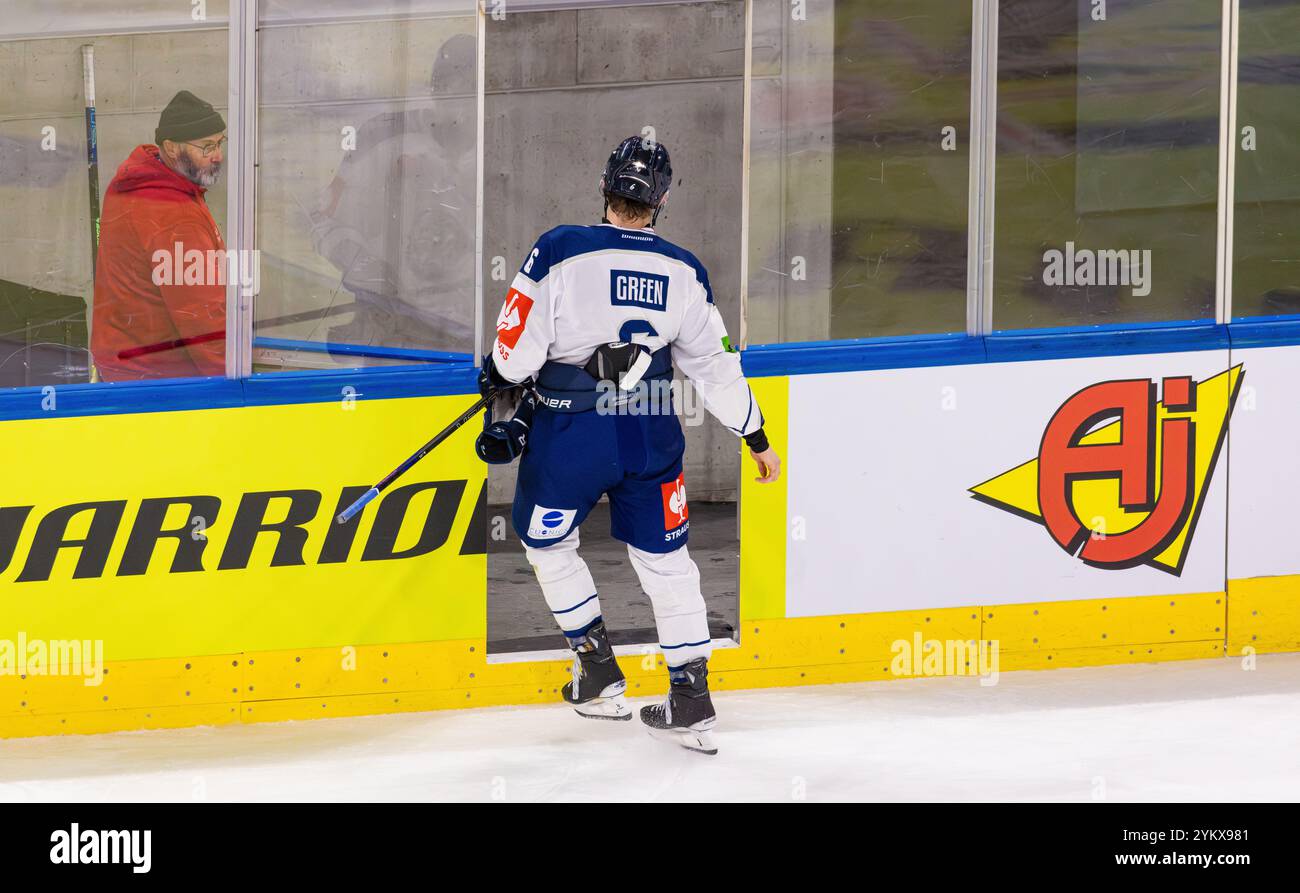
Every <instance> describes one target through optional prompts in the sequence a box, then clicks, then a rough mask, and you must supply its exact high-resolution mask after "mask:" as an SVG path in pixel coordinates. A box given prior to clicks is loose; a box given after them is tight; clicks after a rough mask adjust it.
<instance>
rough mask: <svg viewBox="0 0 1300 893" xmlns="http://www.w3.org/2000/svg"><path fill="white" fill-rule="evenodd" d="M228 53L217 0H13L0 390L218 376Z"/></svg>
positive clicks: (4, 18) (4, 74)
mask: <svg viewBox="0 0 1300 893" xmlns="http://www.w3.org/2000/svg"><path fill="white" fill-rule="evenodd" d="M100 6H102V7H103V8H99V7H100ZM227 47H228V44H227V4H226V3H225V2H224V0H215V2H208V3H206V4H205V5H203V7H202V9H199V8H196V7H194V6H192V5H191V4H189V3H175V2H166V0H130V2H127V3H121V4H114V5H112V8H111V9H110V8H109V6H108V5H101V4H86V3H81V2H69V0H11V2H7V3H5V4H4V10H3V12H2V13H0V207H3V208H4V210H5V213H4V214H0V387H19V386H30V385H41V386H45V385H59V384H72V383H79V382H80V383H85V382H87V381H99V380H105V381H123V380H133V379H153V378H178V377H190V376H202V375H222V374H224V372H225V361H224V347H225V342H224V338H225V306H226V300H225V287H224V276H225V262H224V256H223V255H224V251H223V249H224V242H223V239H222V233H223V232H224V230H225V216H226V197H225V189H224V185H223V177H222V168H223V167H224V166H225V164H226V163H227V159H226V158H225V153H224V152H223V151H222V147H220V146H219V145H218V143H219V142H220V139H221V136H222V135H223V132H224V130H225V121H224V116H225V114H226V94H227V85H226V65H227V62H226V59H227ZM91 97H93V102H92V101H90V100H91ZM160 144H161V149H160V148H159V145H160ZM205 152H206V154H205ZM92 351H93V362H92Z"/></svg>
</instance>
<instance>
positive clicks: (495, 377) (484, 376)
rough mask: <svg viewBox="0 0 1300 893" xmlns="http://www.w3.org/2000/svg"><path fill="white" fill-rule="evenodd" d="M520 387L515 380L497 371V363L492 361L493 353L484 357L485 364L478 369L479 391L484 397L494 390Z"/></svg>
mask: <svg viewBox="0 0 1300 893" xmlns="http://www.w3.org/2000/svg"><path fill="white" fill-rule="evenodd" d="M514 387H518V385H516V384H515V383H514V382H513V381H507V380H506V378H505V376H503V375H502V374H501V373H500V372H498V371H497V367H496V364H495V363H493V362H492V354H487V355H486V356H484V357H483V365H482V366H481V367H480V368H479V370H478V392H479V395H480V396H482V397H486V396H487V395H488V394H490V393H492V392H493V391H504V390H506V389H508V388H514Z"/></svg>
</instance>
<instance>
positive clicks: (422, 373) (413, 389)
mask: <svg viewBox="0 0 1300 893" xmlns="http://www.w3.org/2000/svg"><path fill="white" fill-rule="evenodd" d="M346 388H351V389H352V390H351V392H348V391H346V390H345V389H346ZM477 393H478V370H477V369H475V368H474V367H473V366H471V365H470V364H468V363H464V364H455V365H451V364H446V363H431V364H425V365H411V366H383V367H379V368H375V369H338V370H330V371H326V372H261V373H257V374H255V375H252V376H250V377H249V378H245V379H242V380H231V379H226V378H177V379H167V380H161V381H127V382H111V383H100V384H72V385H58V386H47V387H31V388H12V389H9V390H3V391H0V421H12V420H16V419H39V418H67V417H69V416H90V415H123V414H126V413H141V412H179V411H183V410H190V409H222V408H227V407H235V406H279V405H285V404H292V403H329V402H332V401H335V400H341V399H343V398H344V397H349V396H350V397H354V398H355V399H358V400H387V399H392V398H396V397H436V396H442V395H448V394H477ZM47 407H50V408H47Z"/></svg>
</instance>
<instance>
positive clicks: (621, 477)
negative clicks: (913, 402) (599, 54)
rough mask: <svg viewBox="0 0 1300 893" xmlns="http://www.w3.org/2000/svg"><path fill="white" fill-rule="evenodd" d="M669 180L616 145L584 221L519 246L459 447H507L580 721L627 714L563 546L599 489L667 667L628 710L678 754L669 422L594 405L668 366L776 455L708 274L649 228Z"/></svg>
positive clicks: (598, 618) (681, 487)
mask: <svg viewBox="0 0 1300 893" xmlns="http://www.w3.org/2000/svg"><path fill="white" fill-rule="evenodd" d="M671 184H672V167H671V165H670V162H669V157H668V150H667V149H665V148H664V146H663V145H662V144H657V143H651V142H649V141H646V140H644V139H643V138H642V137H640V136H634V137H629V138H628V139H626V140H623V142H621V143H620V144H619V145H618V147H617V148H615V149H614V151H613V153H611V155H610V157H609V161H608V163H607V164H606V165H605V171H604V175H603V176H602V177H601V180H600V191H601V194H602V195H603V197H604V199H605V216H604V217H602V221H601V223H600V225H597V226H560V227H556V228H555V229H552V230H550V231H549V232H547V233H545V234H544V235H543V236H542V237H541V238H540V239H538V240H537V243H536V245H535V246H534V248H533V250H532V251H531V252H530V253H529V255H528V257H527V259H526V260H525V261H524V264H523V267H522V268H521V269H520V270H519V273H518V275H517V276H515V279H514V283H513V284H512V286H511V288H510V291H509V293H508V295H507V297H506V300H505V305H504V307H503V308H502V310H501V315H500V317H499V319H498V321H497V334H496V340H495V342H494V343H493V345H492V351H491V353H490V354H489V355H488V356H487V357H485V358H484V362H483V370H482V374H481V376H480V387H481V389H482V390H483V392H484V393H485V394H489V393H491V394H494V395H496V396H495V399H494V400H493V404H492V409H491V411H490V413H489V417H488V419H487V420H486V422H485V428H484V431H483V433H482V434H481V435H480V436H479V439H478V441H477V445H476V449H477V450H478V453H479V455H480V457H482V458H483V459H484V460H485V461H488V462H497V463H500V462H509V461H511V460H512V459H514V458H515V457H516V456H517V455H522V459H521V461H520V466H519V478H518V482H517V485H516V489H515V499H514V507H513V513H512V514H513V523H514V528H515V531H516V532H517V533H518V534H519V537H520V539H521V540H523V543H524V550H525V552H526V553H527V555H528V561H529V562H530V563H531V564H532V566H533V569H534V571H535V572H536V574H537V580H538V582H539V583H540V584H541V587H542V593H543V594H544V596H545V597H546V601H547V604H548V605H549V607H550V609H551V611H552V612H553V614H554V615H555V619H556V622H557V623H558V624H559V626H560V628H561V629H562V630H563V632H564V635H565V636H566V637H567V639H568V642H569V645H570V647H572V649H573V651H574V661H573V679H572V681H570V682H568V683H566V684H565V686H564V689H563V696H564V700H565V701H567V702H568V703H570V704H572V705H573V707H574V709H575V711H577V712H578V713H579V714H580V715H582V716H585V717H590V718H594V719H618V720H627V719H631V718H632V714H631V708H630V707H629V706H628V704H627V702H626V700H625V696H624V692H625V690H626V687H627V684H626V681H625V680H624V677H623V673H622V671H621V670H620V669H619V666H618V661H617V660H615V658H614V652H613V649H612V648H611V646H610V642H609V635H608V633H607V632H606V629H605V623H604V620H603V618H602V615H601V610H600V600H599V598H598V597H597V594H596V586H595V583H594V582H593V581H592V577H591V573H590V571H588V569H587V565H586V564H585V563H584V562H583V560H582V558H580V557H579V556H578V531H579V528H580V527H581V525H582V523H583V521H584V520H585V519H586V517H587V514H588V512H590V511H591V508H592V507H593V506H594V505H595V504H596V502H597V501H598V500H599V499H600V497H601V495H602V494H608V496H609V504H610V527H611V530H610V533H611V534H612V535H613V536H614V537H615V538H616V539H619V540H622V541H623V542H625V543H627V548H628V555H629V556H630V558H631V560H632V566H633V567H634V568H635V570H636V573H637V577H638V579H639V580H640V583H641V587H642V588H643V589H644V590H645V592H646V594H647V595H648V596H649V597H650V600H651V602H652V604H653V607H654V614H655V623H656V626H657V630H658V634H659V644H660V647H661V648H662V649H663V654H664V657H665V660H666V663H667V664H668V676H669V694H668V698H667V700H666V701H664V703H662V704H658V705H654V706H649V707H643V708H642V709H641V720H642V722H644V723H645V724H646V725H647V726H648V727H649V728H650V729H651V731H652V732H654V733H656V734H658V735H660V736H662V737H669V738H671V739H673V740H676V741H677V742H678V743H680V744H681V745H682V746H684V747H687V748H690V749H692V750H698V751H702V752H704V753H716V752H717V750H716V748H715V747H714V746H713V743H712V740H711V736H710V734H709V730H710V729H711V728H712V727H713V725H714V722H715V714H714V709H713V703H712V701H711V699H710V697H709V688H708V659H709V654H710V643H709V629H708V624H707V622H706V617H705V607H704V598H703V596H702V595H701V593H700V572H699V569H698V568H697V567H696V565H695V562H694V561H693V560H692V559H691V557H690V555H689V553H688V552H687V549H686V540H687V532H688V529H689V521H688V519H687V507H686V489H685V482H684V480H683V477H682V456H683V453H684V450H685V439H684V438H683V436H682V429H681V425H680V423H679V422H678V420H677V418H676V416H675V415H674V414H673V409H672V407H671V405H669V406H668V407H667V408H663V409H660V410H659V411H658V412H649V413H647V412H631V411H611V407H617V406H619V405H620V401H621V403H622V406H623V409H624V410H627V409H629V407H631V406H634V405H635V404H636V401H635V400H634V399H633V400H632V402H631V403H629V402H628V400H629V398H630V397H632V396H633V395H634V394H635V391H636V389H637V388H641V389H642V390H644V389H645V388H647V387H649V386H651V383H659V384H661V385H663V384H666V383H668V382H669V381H670V380H671V379H672V376H673V366H674V364H676V366H677V368H679V369H681V371H682V372H683V373H684V374H685V375H687V376H688V377H689V378H690V379H691V380H692V382H693V383H694V384H695V387H696V388H697V390H698V391H699V393H700V396H701V397H702V399H703V402H704V405H705V407H706V408H707V409H708V410H709V411H710V412H711V413H712V414H713V415H714V416H715V417H716V418H717V419H718V420H719V421H720V422H721V423H722V424H723V425H725V426H726V427H727V428H729V429H730V430H731V431H733V432H735V433H736V434H737V435H738V436H740V437H743V438H744V440H745V442H746V443H747V444H748V446H749V448H750V451H751V452H752V455H753V458H754V460H755V461H756V462H757V463H758V468H759V472H760V477H759V478H758V480H759V481H761V482H764V483H770V482H772V481H775V480H776V479H777V478H778V476H779V475H780V467H781V463H780V459H779V458H778V457H777V455H776V453H775V451H773V450H772V449H771V448H770V447H769V445H768V442H767V437H766V436H765V434H764V432H763V416H762V413H761V412H760V411H759V408H758V405H757V403H756V402H755V400H754V395H753V392H752V391H751V390H750V388H749V385H748V384H747V383H746V381H745V377H744V375H743V374H742V372H741V368H740V355H739V354H738V353H736V352H735V350H734V349H733V348H732V347H731V345H730V342H729V341H728V338H727V333H726V330H725V328H724V327H723V323H722V317H721V316H720V315H719V314H718V310H717V308H716V307H715V306H714V303H713V292H712V290H711V289H710V287H709V277H708V273H707V272H706V271H705V269H704V267H703V266H702V265H701V264H700V262H699V261H698V260H697V259H696V258H695V255H693V254H691V252H689V251H687V250H685V249H683V248H679V247H678V246H676V245H674V244H673V243H671V242H669V241H667V240H666V239H664V238H663V237H661V236H659V235H658V234H657V233H655V231H654V229H653V224H654V223H655V221H656V220H657V218H658V215H659V212H660V211H661V210H662V209H663V206H664V201H665V200H666V199H667V197H668V189H669V186H670V185H671ZM641 402H642V403H643V404H644V403H646V402H647V401H641ZM670 402H671V401H670ZM651 405H652V407H653V406H654V404H653V402H652V403H651Z"/></svg>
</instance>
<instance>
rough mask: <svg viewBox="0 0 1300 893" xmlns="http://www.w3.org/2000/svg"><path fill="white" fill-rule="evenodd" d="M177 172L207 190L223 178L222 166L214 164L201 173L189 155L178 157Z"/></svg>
mask: <svg viewBox="0 0 1300 893" xmlns="http://www.w3.org/2000/svg"><path fill="white" fill-rule="evenodd" d="M176 172H177V173H178V174H180V175H181V176H182V177H184V178H185V179H187V180H189V181H190V182H191V183H194V184H196V185H198V186H202V187H203V188H204V189H207V188H208V187H209V186H211V185H212V184H213V183H215V182H217V178H218V177H220V176H221V165H220V164H219V163H218V164H214V165H212V166H211V167H209V168H208V169H207V170H206V171H200V170H199V168H198V165H196V164H195V163H194V162H193V161H191V160H190V157H189V156H188V155H185V154H181V155H177V156H176Z"/></svg>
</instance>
